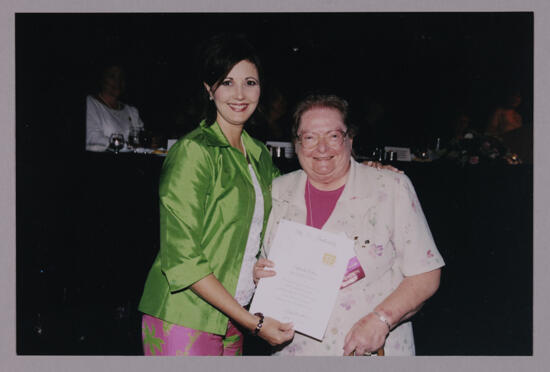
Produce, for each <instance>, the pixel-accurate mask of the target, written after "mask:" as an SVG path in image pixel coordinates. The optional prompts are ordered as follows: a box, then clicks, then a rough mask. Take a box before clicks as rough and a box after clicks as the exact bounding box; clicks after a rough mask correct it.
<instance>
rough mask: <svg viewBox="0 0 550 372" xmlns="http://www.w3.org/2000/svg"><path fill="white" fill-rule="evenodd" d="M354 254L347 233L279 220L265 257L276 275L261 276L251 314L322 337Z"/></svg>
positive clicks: (318, 337) (311, 335) (320, 338)
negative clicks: (286, 323)
mask: <svg viewBox="0 0 550 372" xmlns="http://www.w3.org/2000/svg"><path fill="white" fill-rule="evenodd" d="M354 255H355V252H354V250H353V241H352V240H351V239H348V238H347V237H346V236H345V234H334V233H330V232H326V231H322V230H319V229H315V228H313V227H309V226H306V225H302V224H298V223H295V222H291V221H287V220H281V221H280V223H279V227H278V229H277V233H276V235H275V239H274V240H273V244H272V246H271V249H270V251H269V257H268V258H269V259H270V260H272V261H273V262H275V267H274V269H275V271H276V272H277V275H275V276H273V277H269V278H263V279H261V280H260V282H259V284H258V288H257V289H256V293H255V295H254V299H253V300H252V304H251V305H250V312H252V313H256V312H261V313H263V314H264V315H265V316H269V317H272V318H275V319H277V320H280V321H281V322H289V321H290V322H292V323H293V324H294V329H295V330H296V331H298V332H300V333H303V334H306V335H308V336H310V337H313V338H315V339H318V340H322V339H323V336H324V334H325V330H326V328H327V324H328V320H329V317H330V314H331V312H332V308H333V307H334V302H335V301H336V296H337V295H338V290H339V289H340V286H341V285H342V279H343V277H344V274H345V271H346V267H347V264H348V261H349V259H350V258H351V257H353V256H354Z"/></svg>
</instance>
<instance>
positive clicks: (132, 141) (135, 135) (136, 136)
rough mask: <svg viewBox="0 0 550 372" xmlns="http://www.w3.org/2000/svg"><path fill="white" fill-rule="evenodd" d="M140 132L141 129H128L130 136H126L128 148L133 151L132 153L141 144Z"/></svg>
mask: <svg viewBox="0 0 550 372" xmlns="http://www.w3.org/2000/svg"><path fill="white" fill-rule="evenodd" d="M141 131H142V129H141V128H130V134H129V135H128V147H129V148H130V149H133V150H134V152H135V151H136V149H137V148H138V147H139V146H140V144H141V141H140V137H141Z"/></svg>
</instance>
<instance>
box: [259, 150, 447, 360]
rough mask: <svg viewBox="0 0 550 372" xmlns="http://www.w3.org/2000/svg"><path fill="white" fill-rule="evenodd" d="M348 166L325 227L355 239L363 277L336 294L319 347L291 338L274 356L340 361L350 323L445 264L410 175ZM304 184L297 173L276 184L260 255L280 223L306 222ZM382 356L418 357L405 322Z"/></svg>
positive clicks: (354, 164) (303, 338) (299, 337)
mask: <svg viewBox="0 0 550 372" xmlns="http://www.w3.org/2000/svg"><path fill="white" fill-rule="evenodd" d="M351 162H352V164H351V168H350V174H349V178H348V181H347V183H346V186H345V188H344V191H343V192H342V195H341V196H340V199H339V200H338V202H337V204H336V207H335V209H334V211H333V212H332V214H331V216H330V217H329V219H328V220H327V222H326V223H325V225H324V226H323V230H327V231H330V232H334V233H339V232H344V233H345V234H346V235H347V236H348V237H349V238H350V239H353V240H354V241H355V246H354V249H355V253H356V255H357V258H358V260H359V262H360V264H361V266H362V268H363V271H364V272H365V277H364V278H362V279H360V280H358V281H357V282H355V283H353V284H352V285H350V286H348V287H345V288H343V289H341V290H340V291H339V294H338V297H337V299H336V302H335V304H334V307H333V310H332V313H331V317H330V320H329V323H328V326H327V329H326V331H325V336H324V338H323V340H322V342H320V341H318V340H315V339H313V338H310V337H308V336H305V335H302V334H300V333H296V335H295V337H294V339H293V340H292V342H291V343H290V344H288V345H286V346H285V347H283V348H282V349H280V350H278V351H277V352H276V355H323V356H325V355H334V356H341V355H342V354H343V347H344V338H345V336H346V335H347V333H348V331H349V330H350V329H351V327H352V326H353V325H354V324H355V322H357V321H358V320H359V319H360V318H362V317H364V316H365V315H367V314H368V313H370V312H371V311H372V310H373V309H374V308H375V307H376V306H377V305H378V304H379V303H380V302H382V301H383V300H384V299H385V298H386V297H387V296H388V295H389V294H391V293H392V292H393V291H394V290H395V289H396V288H397V287H398V286H399V284H400V283H401V281H402V280H403V279H404V278H405V277H406V276H411V275H416V274H421V273H424V272H428V271H431V270H434V269H437V268H439V267H442V266H443V265H444V261H443V258H442V257H441V255H440V253H439V252H438V250H437V248H436V246H435V243H434V241H433V237H432V235H431V232H430V229H429V227H428V223H427V221H426V218H425V217H424V214H423V212H422V208H421V207H420V202H419V201H418V198H417V196H416V193H415V191H414V188H413V186H412V184H411V182H410V180H409V178H408V177H407V176H406V175H404V174H399V173H395V172H392V171H388V170H379V169H376V168H371V167H367V166H364V165H362V164H359V163H357V162H355V161H353V160H352V161H351ZM306 180H307V176H306V174H305V172H304V171H302V170H298V171H295V172H292V173H289V174H287V175H284V176H282V177H279V178H277V179H276V180H275V181H274V182H273V190H272V194H273V209H272V212H271V215H270V218H269V222H268V226H267V232H266V236H265V240H264V245H263V247H262V255H263V256H269V248H270V246H271V243H272V241H273V239H274V237H275V234H276V232H277V225H278V223H279V221H280V220H281V219H287V220H291V221H295V222H299V223H304V224H305V222H306V213H307V211H306V205H305V200H304V188H305V184H306ZM384 352H385V355H389V356H391V355H414V354H415V350H414V338H413V332H412V324H411V323H410V322H404V323H402V324H400V325H399V326H398V327H396V328H394V329H393V330H392V331H391V332H390V334H389V335H388V337H387V339H386V343H385V345H384Z"/></svg>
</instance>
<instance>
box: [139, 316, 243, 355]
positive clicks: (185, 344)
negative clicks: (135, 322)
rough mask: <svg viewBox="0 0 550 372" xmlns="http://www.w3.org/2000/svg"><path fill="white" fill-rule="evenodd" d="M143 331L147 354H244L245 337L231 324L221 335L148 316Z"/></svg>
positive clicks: (144, 319) (143, 321) (145, 317)
mask: <svg viewBox="0 0 550 372" xmlns="http://www.w3.org/2000/svg"><path fill="white" fill-rule="evenodd" d="M141 330H142V340H143V352H144V354H145V355H190V356H194V355H195V356H196V355H214V356H225V355H242V350H243V335H242V333H241V332H240V331H239V330H238V329H237V327H235V325H234V324H233V323H231V321H229V323H228V325H227V332H226V333H225V335H223V336H220V335H215V334H213V333H208V332H203V331H198V330H195V329H192V328H187V327H184V326H180V325H177V324H173V323H169V322H167V321H164V320H162V319H159V318H155V317H153V316H150V315H147V314H145V315H143V318H142V321H141Z"/></svg>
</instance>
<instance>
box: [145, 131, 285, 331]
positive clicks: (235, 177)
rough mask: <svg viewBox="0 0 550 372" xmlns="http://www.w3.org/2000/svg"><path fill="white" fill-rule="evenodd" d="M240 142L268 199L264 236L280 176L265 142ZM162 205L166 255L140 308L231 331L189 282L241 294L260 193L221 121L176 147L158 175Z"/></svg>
mask: <svg viewBox="0 0 550 372" xmlns="http://www.w3.org/2000/svg"><path fill="white" fill-rule="evenodd" d="M242 140H243V144H244V146H245V148H246V152H247V155H248V158H249V160H250V163H251V165H252V167H253V169H254V171H255V173H256V176H257V178H258V182H259V184H260V186H261V188H262V193H263V196H264V226H263V230H262V238H263V235H264V232H265V227H266V224H267V218H268V217H269V212H270V210H271V181H272V180H273V179H274V178H275V177H276V176H278V175H279V171H278V170H277V168H276V167H275V166H274V165H273V162H272V161H271V156H270V154H269V152H268V151H267V148H266V147H265V146H264V145H263V144H262V143H261V142H259V141H257V140H255V139H253V138H252V137H250V136H249V135H248V134H247V133H246V132H245V131H243V133H242ZM159 204H160V250H159V253H158V255H157V257H156V259H155V261H154V262H153V266H152V267H151V270H150V271H149V274H148V276H147V280H146V282H145V288H144V291H143V295H142V297H141V301H140V303H139V310H140V311H141V312H143V313H146V314H149V315H152V316H155V317H157V318H160V319H163V320H166V321H168V322H171V323H175V324H179V325H182V326H185V327H189V328H193V329H197V330H200V331H205V332H210V333H214V334H220V335H222V334H225V332H226V329H227V321H228V318H227V317H226V316H225V315H224V314H223V313H221V312H220V311H218V310H217V309H216V308H214V307H213V306H211V305H210V304H209V303H207V302H206V301H204V300H203V299H202V298H200V297H199V296H197V295H196V294H195V293H194V292H193V291H191V289H190V285H191V284H193V283H195V282H197V281H198V280H200V279H202V278H204V277H205V276H207V275H209V274H211V273H213V274H214V275H215V276H216V278H217V279H218V280H219V281H220V282H221V284H222V285H223V286H224V287H225V288H226V289H227V291H228V292H229V293H231V294H232V295H235V290H236V287H237V281H238V279H239V273H240V269H241V263H242V259H243V256H244V251H245V247H246V242H247V239H248V233H249V229H250V223H251V221H252V215H253V213H254V205H255V194H254V186H253V185H252V178H251V176H250V172H249V169H248V164H247V161H246V158H245V157H244V155H243V154H242V153H241V152H240V151H238V150H237V149H235V148H233V147H231V146H230V145H229V142H228V141H227V139H226V138H225V136H224V134H223V132H222V131H221V129H220V127H219V126H218V124H217V123H214V124H213V125H212V126H210V127H208V126H206V125H205V123H204V122H202V123H201V124H200V126H199V127H198V128H196V129H195V130H193V131H192V132H191V133H189V134H188V135H186V136H185V137H184V138H182V139H180V140H179V141H178V142H177V143H176V144H174V145H173V146H172V148H171V149H170V151H169V153H168V156H167V157H166V159H165V161H164V165H163V168H162V173H161V176H160V184H159ZM259 248H260V247H258V251H259Z"/></svg>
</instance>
